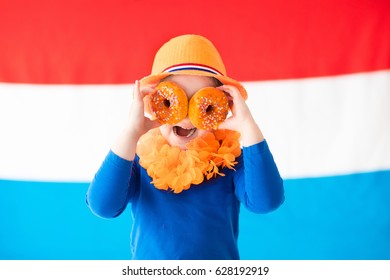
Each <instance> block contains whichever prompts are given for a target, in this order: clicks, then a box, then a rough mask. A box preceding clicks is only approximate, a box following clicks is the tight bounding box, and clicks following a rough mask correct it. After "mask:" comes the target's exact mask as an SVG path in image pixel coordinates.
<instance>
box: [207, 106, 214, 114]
mask: <svg viewBox="0 0 390 280" xmlns="http://www.w3.org/2000/svg"><path fill="white" fill-rule="evenodd" d="M213 111H214V106H213V105H209V106H207V108H206V113H207V114H211V113H212V112H213Z"/></svg>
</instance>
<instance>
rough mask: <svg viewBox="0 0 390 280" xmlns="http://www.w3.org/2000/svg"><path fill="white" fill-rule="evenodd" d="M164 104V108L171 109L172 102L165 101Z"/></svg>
mask: <svg viewBox="0 0 390 280" xmlns="http://www.w3.org/2000/svg"><path fill="white" fill-rule="evenodd" d="M163 104H164V106H165V107H167V108H169V107H170V106H171V102H170V101H169V100H168V99H165V100H164V101H163Z"/></svg>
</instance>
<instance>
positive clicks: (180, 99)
mask: <svg viewBox="0 0 390 280" xmlns="http://www.w3.org/2000/svg"><path fill="white" fill-rule="evenodd" d="M150 105H151V110H152V112H153V113H154V115H155V116H156V118H157V119H158V120H159V121H160V122H161V123H163V124H166V123H167V124H176V123H178V122H180V121H181V120H182V119H184V118H185V117H186V116H187V111H188V98H187V95H186V94H185V92H184V91H183V90H182V89H181V88H180V87H179V86H177V85H176V84H175V83H173V82H170V81H165V82H161V83H160V84H158V85H157V87H156V91H155V92H154V93H153V94H152V95H151V96H150Z"/></svg>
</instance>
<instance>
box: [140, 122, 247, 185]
mask: <svg viewBox="0 0 390 280" xmlns="http://www.w3.org/2000/svg"><path fill="white" fill-rule="evenodd" d="M239 138H240V134H239V133H238V132H235V131H231V130H216V131H215V132H214V133H211V132H209V133H206V134H205V135H203V136H202V137H198V138H196V139H194V140H192V141H190V142H189V143H187V144H186V148H187V150H180V148H179V147H171V146H170V145H169V144H168V143H167V141H166V140H165V139H164V137H162V135H161V133H160V130H159V129H152V130H150V131H149V132H148V133H146V134H144V135H143V136H142V137H141V138H140V140H139V142H138V146H137V154H138V156H139V158H140V165H141V166H142V167H144V168H145V169H146V171H147V173H148V175H149V176H150V177H151V178H152V179H153V180H152V182H151V183H152V184H154V186H155V187H156V188H157V189H160V190H169V189H170V190H172V191H173V192H174V193H181V192H182V191H183V190H187V189H189V188H190V187H191V185H199V184H200V183H202V182H203V180H204V178H205V177H206V179H207V180H209V179H211V178H213V177H216V176H217V175H220V176H225V175H224V174H223V173H221V172H220V171H219V170H220V168H225V167H227V168H230V169H234V166H235V165H236V164H237V162H236V161H235V159H236V157H238V156H240V154H241V148H240V143H239Z"/></svg>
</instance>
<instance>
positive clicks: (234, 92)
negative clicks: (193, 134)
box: [218, 85, 264, 146]
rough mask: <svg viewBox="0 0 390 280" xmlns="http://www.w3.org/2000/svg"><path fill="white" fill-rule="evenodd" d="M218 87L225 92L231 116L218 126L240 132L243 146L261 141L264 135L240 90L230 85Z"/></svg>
mask: <svg viewBox="0 0 390 280" xmlns="http://www.w3.org/2000/svg"><path fill="white" fill-rule="evenodd" d="M218 89H220V90H222V91H224V92H225V93H226V95H227V97H228V100H229V104H230V109H231V111H232V116H230V117H229V118H227V119H226V120H225V122H223V123H222V124H221V125H220V126H219V127H218V128H219V129H230V130H235V131H238V132H240V134H241V141H242V144H243V146H250V145H253V144H256V143H259V142H261V141H263V140H264V136H263V134H262V133H261V130H260V128H259V127H258V125H257V124H256V121H255V120H254V118H253V116H252V114H251V112H250V110H249V107H248V105H247V104H246V102H245V100H244V99H243V97H242V96H241V94H240V91H239V90H238V89H237V88H236V87H235V86H232V85H222V86H220V87H218Z"/></svg>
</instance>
